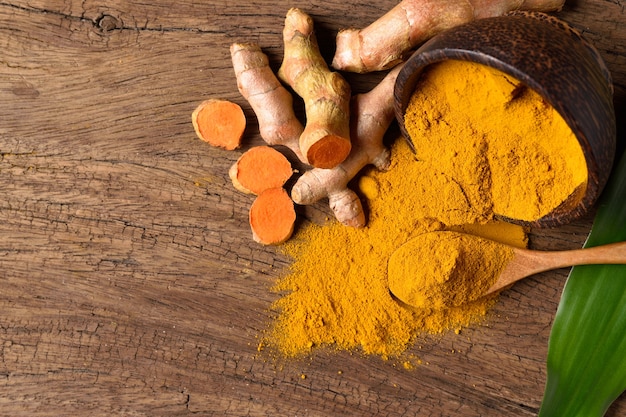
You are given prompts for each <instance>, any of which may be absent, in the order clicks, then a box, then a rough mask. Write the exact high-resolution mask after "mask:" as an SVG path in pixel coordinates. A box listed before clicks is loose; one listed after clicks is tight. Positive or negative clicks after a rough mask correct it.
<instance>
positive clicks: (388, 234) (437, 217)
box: [259, 140, 526, 358]
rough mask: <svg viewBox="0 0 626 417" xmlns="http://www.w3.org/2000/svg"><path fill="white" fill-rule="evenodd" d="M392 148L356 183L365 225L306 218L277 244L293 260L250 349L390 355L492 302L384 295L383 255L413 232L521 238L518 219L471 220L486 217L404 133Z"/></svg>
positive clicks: (479, 314)
mask: <svg viewBox="0 0 626 417" xmlns="http://www.w3.org/2000/svg"><path fill="white" fill-rule="evenodd" d="M392 153H393V155H392V158H393V163H392V167H391V169H390V170H389V171H387V172H376V171H369V172H368V173H366V175H365V176H364V177H363V178H362V179H361V181H360V185H361V191H362V192H363V194H364V195H365V196H366V197H367V198H368V201H369V209H370V216H369V223H368V226H367V227H366V228H362V229H355V228H350V227H346V226H344V225H342V224H340V223H338V222H335V221H331V222H330V223H329V224H327V225H316V224H309V225H308V226H306V227H303V228H301V230H299V231H298V232H297V233H296V235H295V236H294V238H292V240H290V241H288V242H286V243H285V244H284V246H283V250H284V252H285V253H286V254H287V255H289V256H290V257H291V258H292V259H293V263H292V264H291V266H290V269H289V271H288V272H287V273H286V274H285V275H284V276H283V277H281V278H280V279H279V281H278V282H277V284H276V286H275V288H274V290H275V291H277V292H280V293H282V297H281V298H279V299H278V300H277V301H276V302H275V304H274V306H273V307H274V308H275V309H276V312H277V317H276V319H275V321H274V323H273V325H272V327H271V329H269V331H268V333H267V334H266V335H265V337H264V338H263V340H262V341H261V343H260V345H259V349H265V348H267V349H272V350H275V351H277V352H279V353H280V354H281V355H283V356H288V357H292V356H300V355H303V354H307V353H309V352H310V351H311V349H313V348H316V347H321V346H325V347H328V348H331V349H339V350H360V351H362V352H363V353H365V354H375V355H379V356H381V357H383V358H391V357H398V356H399V355H401V354H402V353H404V352H405V351H406V349H407V348H409V347H410V346H411V345H412V343H413V342H414V340H415V337H416V336H417V335H418V334H421V333H428V334H437V333H441V332H444V331H446V330H451V329H454V330H456V329H458V328H461V327H465V326H468V325H470V324H472V323H477V322H479V321H480V320H481V319H482V318H484V315H485V313H486V312H487V311H488V309H489V308H490V307H491V306H492V305H493V303H494V302H495V299H496V298H495V297H494V296H491V297H486V298H483V299H480V300H477V301H475V302H471V303H468V304H466V305H463V306H459V307H452V308H445V309H438V310H432V309H424V310H423V311H411V310H408V309H406V308H404V307H402V306H400V305H399V304H398V303H397V302H396V301H395V300H394V299H393V298H392V297H391V295H390V293H389V287H388V282H387V264H388V261H389V257H390V256H391V254H392V253H393V252H394V251H395V249H396V248H398V247H399V246H401V245H402V244H403V243H404V242H406V241H407V240H409V239H411V238H412V237H415V236H417V235H419V234H420V233H424V232H428V231H434V230H441V229H446V228H447V229H454V230H461V231H466V232H470V233H474V234H479V235H482V236H484V237H487V238H491V239H494V240H499V241H503V242H505V243H509V244H512V245H517V246H524V245H525V244H526V235H525V233H524V231H523V229H522V228H521V227H519V226H515V225H511V224H508V223H495V222H489V223H486V224H483V225H480V224H476V223H485V222H487V220H488V219H489V217H490V216H489V214H488V213H485V212H478V211H475V210H474V209H473V208H472V207H471V206H470V205H469V204H468V203H467V200H466V198H465V196H464V193H463V190H462V189H461V188H460V187H459V186H458V184H457V183H456V182H455V181H454V180H453V179H451V178H449V177H447V176H446V175H445V174H442V173H441V172H439V171H437V170H434V169H433V168H432V167H429V166H428V165H426V164H424V163H423V162H420V161H417V160H415V156H414V155H413V153H412V152H411V151H410V149H409V147H408V146H407V145H406V143H405V142H404V141H401V140H398V141H396V143H395V145H394V147H393V149H392Z"/></svg>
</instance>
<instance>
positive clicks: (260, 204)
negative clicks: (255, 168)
mask: <svg viewBox="0 0 626 417" xmlns="http://www.w3.org/2000/svg"><path fill="white" fill-rule="evenodd" d="M295 221H296V210H295V208H294V204H293V201H292V200H291V198H290V197H289V194H287V191H286V190H285V189H284V188H282V187H277V188H268V189H267V190H265V191H263V192H262V193H261V194H259V195H258V196H257V198H256V199H255V200H254V202H253V203H252V206H251V207H250V228H251V229H252V238H253V239H254V241H255V242H258V243H261V244H263V245H279V244H281V243H283V242H285V241H286V240H287V239H289V238H290V237H291V235H292V233H293V229H294V223H295Z"/></svg>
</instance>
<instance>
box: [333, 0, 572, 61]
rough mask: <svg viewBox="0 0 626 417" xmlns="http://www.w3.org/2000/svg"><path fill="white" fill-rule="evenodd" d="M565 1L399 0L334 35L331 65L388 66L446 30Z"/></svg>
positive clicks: (549, 8)
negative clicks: (370, 19)
mask: <svg viewBox="0 0 626 417" xmlns="http://www.w3.org/2000/svg"><path fill="white" fill-rule="evenodd" d="M564 3H565V0H446V1H441V0H403V1H402V2H400V3H398V4H397V5H396V6H395V7H393V8H392V9H391V10H389V11H388V12H387V13H386V14H385V15H383V16H382V17H380V18H379V19H378V20H376V21H375V22H373V23H372V24H371V25H369V26H367V27H366V28H363V29H346V30H342V31H340V32H339V33H338V34H337V39H336V44H337V47H336V51H335V56H334V58H333V62H332V67H333V68H335V69H337V70H344V71H352V72H359V73H365V72H371V71H380V70H384V69H388V68H391V67H393V66H394V65H396V64H398V63H399V62H400V61H402V60H403V58H404V57H405V55H406V54H407V53H408V52H409V51H410V50H411V49H413V48H414V47H415V46H417V45H419V44H420V43H422V42H424V41H425V40H427V39H429V38H430V37H432V36H434V35H435V34H437V33H439V32H442V31H444V30H446V29H449V28H452V27H454V26H458V25H460V24H463V23H467V22H470V21H472V20H475V19H480V18H485V17H493V16H501V15H503V14H505V13H507V12H510V11H513V10H534V11H544V12H548V11H554V10H560V9H561V8H562V7H563V4H564Z"/></svg>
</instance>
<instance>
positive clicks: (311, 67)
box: [278, 8, 352, 168]
mask: <svg viewBox="0 0 626 417" xmlns="http://www.w3.org/2000/svg"><path fill="white" fill-rule="evenodd" d="M283 41H284V44H285V52H284V54H285V56H284V59H283V62H282V65H281V67H280V69H279V70H278V77H279V78H280V79H281V80H283V81H284V82H285V83H287V84H289V85H290V86H291V87H292V88H293V89H294V91H295V92H296V93H297V94H298V95H299V96H300V97H302V99H303V100H304V107H305V112H306V118H307V122H306V126H305V128H304V131H303V132H302V134H301V135H300V140H299V142H300V150H301V151H302V154H303V155H304V158H305V159H306V162H307V163H309V164H310V165H313V166H314V167H318V168H333V167H335V166H337V165H338V164H340V163H341V162H342V161H344V160H345V159H346V157H347V156H348V154H349V153H350V149H351V146H352V145H351V143H350V122H349V119H350V94H351V93H350V86H349V85H348V83H347V82H346V80H344V79H343V77H342V76H341V75H340V74H339V73H336V72H331V71H330V70H329V69H328V65H326V62H325V61H324V58H323V57H322V55H321V54H320V51H319V47H318V45H317V40H316V38H315V34H314V32H313V19H311V17H310V16H308V15H307V14H306V13H304V12H302V11H301V10H299V9H296V8H292V9H290V10H289V12H288V13H287V17H286V19H285V27H284V30H283Z"/></svg>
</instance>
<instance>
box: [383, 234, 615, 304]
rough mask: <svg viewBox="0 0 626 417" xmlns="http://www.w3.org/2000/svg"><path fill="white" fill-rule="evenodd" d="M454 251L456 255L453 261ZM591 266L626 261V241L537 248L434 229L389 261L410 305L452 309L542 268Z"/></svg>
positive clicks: (394, 289) (393, 286) (396, 287)
mask: <svg viewBox="0 0 626 417" xmlns="http://www.w3.org/2000/svg"><path fill="white" fill-rule="evenodd" d="M488 248H489V249H488ZM494 248H496V250H494ZM450 254H453V255H454V257H455V259H454V260H452V261H451V260H450V259H449V258H450V256H449V255H450ZM458 257H463V258H464V259H457V258H458ZM507 259H508V260H507ZM496 264H499V265H496ZM587 264H626V242H620V243H613V244H609V245H604V246H597V247H592V248H586V249H575V250H566V251H537V250H529V249H520V248H516V247H512V246H508V245H505V244H502V243H498V242H493V241H491V240H488V239H485V238H481V237H478V236H473V235H469V234H463V233H458V232H451V231H439V232H430V233H425V234H423V235H420V236H417V237H416V238H414V239H412V240H410V241H408V242H407V243H405V244H404V245H403V246H401V247H400V248H398V249H397V250H396V252H394V254H392V256H391V258H390V260H389V264H388V278H389V289H390V292H391V293H392V295H393V296H394V298H396V300H399V301H401V302H402V303H403V304H405V305H410V306H413V307H416V308H442V307H451V306H456V305H460V304H463V303H465V302H469V301H473V300H476V299H478V298H480V297H482V296H484V295H488V294H491V293H494V292H496V291H499V290H501V289H503V288H504V287H507V286H509V285H511V284H513V283H515V282H517V281H519V280H521V279H524V278H526V277H528V276H531V275H534V274H537V273H540V272H544V271H548V270H552V269H557V268H563V267H567V266H573V265H587ZM494 265H495V266H494ZM427 266H433V267H427ZM426 270H428V271H435V272H434V273H433V272H425V271H426ZM486 271H487V272H486ZM439 274H443V275H445V276H441V275H439ZM416 275H420V276H419V277H416ZM481 287H482V288H481Z"/></svg>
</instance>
